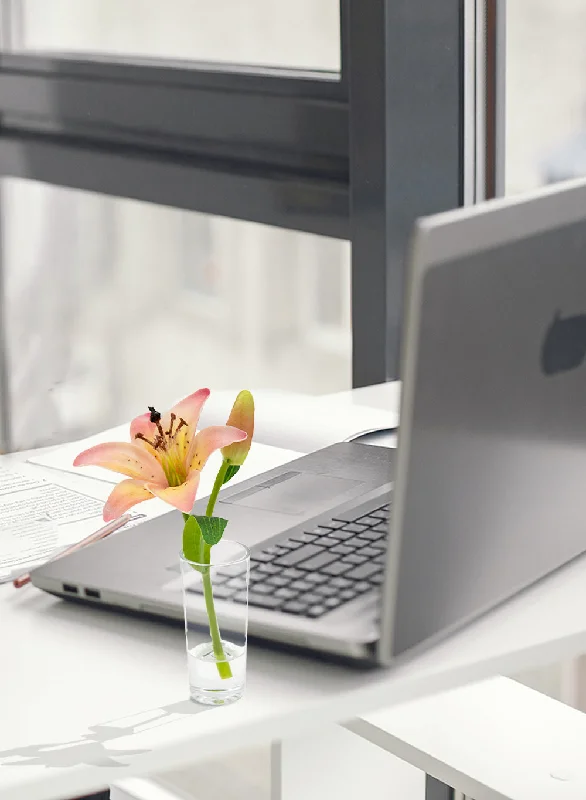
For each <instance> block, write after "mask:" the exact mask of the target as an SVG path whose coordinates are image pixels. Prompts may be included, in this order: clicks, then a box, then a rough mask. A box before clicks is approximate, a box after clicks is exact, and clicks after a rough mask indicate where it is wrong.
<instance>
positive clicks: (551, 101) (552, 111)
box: [505, 0, 586, 194]
mask: <svg viewBox="0 0 586 800" xmlns="http://www.w3.org/2000/svg"><path fill="white" fill-rule="evenodd" d="M506 24H507V34H506V41H507V44H506V142H505V159H506V160H505V178H506V192H507V193H508V194H514V193H516V192H521V191H526V190H530V189H534V188H535V187H537V186H541V185H543V184H546V183H552V182H554V181H559V180H566V179H569V178H577V177H580V176H582V175H586V48H585V47H584V31H585V30H586V4H584V3H583V2H579V1H578V2H577V1H576V0H556V2H555V3H551V2H548V0H514V2H509V3H507V4H506Z"/></svg>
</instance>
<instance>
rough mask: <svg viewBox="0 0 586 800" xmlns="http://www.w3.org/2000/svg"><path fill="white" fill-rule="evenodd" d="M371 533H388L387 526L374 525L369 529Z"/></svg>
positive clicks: (382, 524)
mask: <svg viewBox="0 0 586 800" xmlns="http://www.w3.org/2000/svg"><path fill="white" fill-rule="evenodd" d="M371 530H373V531H377V533H388V532H389V526H388V525H385V524H384V523H381V524H380V525H376V526H375V527H374V528H371Z"/></svg>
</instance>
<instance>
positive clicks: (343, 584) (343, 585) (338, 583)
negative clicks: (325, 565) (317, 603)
mask: <svg viewBox="0 0 586 800" xmlns="http://www.w3.org/2000/svg"><path fill="white" fill-rule="evenodd" d="M329 584H330V586H335V587H336V589H350V587H352V586H353V583H352V581H349V580H348V578H333V579H332V580H330V581H329Z"/></svg>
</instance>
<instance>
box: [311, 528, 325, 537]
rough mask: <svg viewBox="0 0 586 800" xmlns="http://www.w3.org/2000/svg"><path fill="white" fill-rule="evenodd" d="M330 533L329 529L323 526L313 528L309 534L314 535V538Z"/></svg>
mask: <svg viewBox="0 0 586 800" xmlns="http://www.w3.org/2000/svg"><path fill="white" fill-rule="evenodd" d="M329 532H330V529H329V528H328V527H326V526H325V525H318V526H317V527H316V528H313V529H312V531H311V533H313V534H315V535H316V536H323V535H324V534H327V533H329Z"/></svg>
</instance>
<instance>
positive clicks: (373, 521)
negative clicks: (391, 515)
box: [357, 514, 380, 526]
mask: <svg viewBox="0 0 586 800" xmlns="http://www.w3.org/2000/svg"><path fill="white" fill-rule="evenodd" d="M357 522H359V523H360V524H361V525H368V526H371V525H378V523H379V522H380V520H379V518H378V517H373V516H371V515H370V514H367V515H366V516H365V517H358V519H357Z"/></svg>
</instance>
